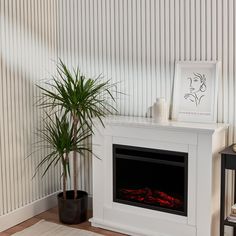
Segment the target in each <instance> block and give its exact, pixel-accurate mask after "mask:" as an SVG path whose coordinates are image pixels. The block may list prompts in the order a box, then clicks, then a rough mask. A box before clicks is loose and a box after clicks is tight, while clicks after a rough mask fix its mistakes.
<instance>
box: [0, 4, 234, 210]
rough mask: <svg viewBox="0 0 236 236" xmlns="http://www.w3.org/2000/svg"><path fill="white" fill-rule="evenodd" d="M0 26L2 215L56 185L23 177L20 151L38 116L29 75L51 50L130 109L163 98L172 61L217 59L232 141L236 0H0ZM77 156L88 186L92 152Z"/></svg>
mask: <svg viewBox="0 0 236 236" xmlns="http://www.w3.org/2000/svg"><path fill="white" fill-rule="evenodd" d="M0 27H1V28H0V40H1V41H0V45H1V54H0V56H1V57H0V60H1V63H0V76H1V77H0V98H1V99H0V114H1V116H0V129H1V131H0V138H1V139H0V158H1V159H0V162H1V163H0V164H1V165H0V189H2V190H3V191H1V192H0V214H5V213H7V212H9V211H11V210H13V209H16V208H17V207H19V206H22V205H24V204H27V203H28V202H30V201H33V200H34V199H37V198H40V197H42V196H43V195H46V194H48V193H50V192H53V191H54V190H56V189H57V188H58V184H57V181H58V179H57V178H56V179H55V177H53V175H51V174H50V175H49V176H48V180H47V181H45V180H43V181H42V180H41V179H40V178H38V177H37V178H36V179H34V180H33V181H32V180H31V176H32V173H33V166H34V165H35V163H36V162H37V158H39V157H36V158H35V159H34V160H31V159H27V160H24V158H25V156H26V154H27V153H28V149H31V145H30V144H31V141H32V139H33V137H32V132H33V130H34V127H35V126H36V125H37V120H38V117H39V115H40V114H39V113H38V112H37V111H34V110H33V108H32V107H33V100H32V97H33V96H35V95H36V93H37V92H36V91H35V87H34V83H35V81H38V80H40V79H42V78H44V77H48V75H49V74H51V73H52V72H53V70H54V69H55V64H54V62H53V60H54V61H55V60H57V56H59V57H61V58H62V59H63V60H64V61H65V62H66V63H67V64H69V65H72V66H77V65H79V66H80V68H81V70H82V71H83V72H84V73H85V74H87V75H89V76H96V75H99V74H100V73H102V74H103V75H104V76H105V78H107V79H110V78H111V79H112V81H113V82H118V90H119V91H121V92H124V93H125V94H126V95H124V96H123V95H121V96H120V97H119V99H118V105H117V106H118V109H119V110H120V114H122V115H135V116H148V112H147V111H148V108H149V107H150V106H151V105H152V104H153V102H154V101H155V99H156V97H160V96H164V97H166V99H167V100H168V101H171V94H172V87H173V78H174V61H175V60H219V61H221V62H222V79H221V80H220V86H219V95H218V121H219V122H228V123H229V124H230V130H229V135H228V142H229V144H230V143H232V142H236V132H235V125H236V102H235V100H236V99H235V91H236V83H235V75H236V70H235V68H236V35H235V33H236V2H235V0H40V1H35V0H18V1H16V0H0ZM79 164H80V166H81V168H82V169H83V171H82V172H81V174H80V176H79V177H80V186H81V187H82V188H83V189H86V190H87V191H89V192H90V193H91V158H87V157H86V158H82V159H81V162H80V163H79ZM26 170H27V171H26ZM22 173H23V174H22ZM35 183H36V185H35ZM10 193H11V194H10ZM7 196H11V197H10V198H9V197H7Z"/></svg>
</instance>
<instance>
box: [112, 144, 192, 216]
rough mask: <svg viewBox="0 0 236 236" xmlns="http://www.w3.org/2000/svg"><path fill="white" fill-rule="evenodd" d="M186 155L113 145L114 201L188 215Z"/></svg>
mask: <svg viewBox="0 0 236 236" xmlns="http://www.w3.org/2000/svg"><path fill="white" fill-rule="evenodd" d="M187 188H188V154H187V153H183V152H173V151H167V150H158V149H149V148H143V147H134V146H126V145H117V144H113V201H114V202H119V203H123V204H128V205H133V206H138V207H144V208H149V209H153V210H158V211H163V212H168V213H173V214H177V215H183V216H187V193H188V189H187Z"/></svg>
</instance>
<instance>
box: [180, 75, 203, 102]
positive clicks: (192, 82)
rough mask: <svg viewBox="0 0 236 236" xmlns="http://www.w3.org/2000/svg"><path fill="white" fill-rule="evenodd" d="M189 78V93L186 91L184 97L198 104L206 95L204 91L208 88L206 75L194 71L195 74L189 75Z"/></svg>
mask: <svg viewBox="0 0 236 236" xmlns="http://www.w3.org/2000/svg"><path fill="white" fill-rule="evenodd" d="M187 79H188V80H189V93H186V94H185V95H184V98H185V99H187V100H189V101H191V102H193V103H195V105H196V106H198V105H199V104H200V103H201V100H202V98H203V97H204V96H205V95H204V92H205V91H206V89H207V87H206V76H205V74H200V73H196V72H193V76H192V77H188V78H187Z"/></svg>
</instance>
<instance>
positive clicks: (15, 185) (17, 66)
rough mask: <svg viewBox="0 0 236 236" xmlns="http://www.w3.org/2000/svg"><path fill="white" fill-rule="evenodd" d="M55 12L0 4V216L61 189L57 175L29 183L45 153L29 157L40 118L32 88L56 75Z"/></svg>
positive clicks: (5, 0)
mask: <svg viewBox="0 0 236 236" xmlns="http://www.w3.org/2000/svg"><path fill="white" fill-rule="evenodd" d="M56 9H57V1H56V0H50V1H48V0H40V1H31V0H20V1H15V0H0V190H1V191H0V216H1V215H5V214H7V213H10V212H12V211H14V210H16V209H18V208H21V207H23V206H26V205H28V204H30V203H32V202H34V201H36V200H38V199H41V198H42V197H45V196H47V195H49V194H51V193H54V192H55V191H57V190H59V189H60V177H59V174H58V173H59V172H58V169H55V170H52V171H51V172H50V173H48V175H47V176H46V177H45V178H43V179H42V178H41V174H42V170H40V173H39V174H38V175H36V176H35V178H33V175H34V173H35V169H36V165H37V164H38V163H39V161H40V159H41V158H42V156H43V154H45V153H44V151H38V152H35V153H32V152H34V151H35V147H34V143H36V142H37V137H36V136H35V132H36V129H37V128H40V125H41V124H40V120H41V116H42V111H40V110H39V109H38V108H37V107H36V106H35V102H36V100H37V97H38V96H39V92H38V91H37V89H36V86H35V84H40V83H41V81H42V80H43V79H45V78H49V76H50V74H51V73H54V72H55V63H54V61H53V60H56V59H57V38H58V37H57V31H58V30H57V11H56ZM31 153H32V155H30V154H31ZM29 155H30V156H29Z"/></svg>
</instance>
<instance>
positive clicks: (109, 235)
mask: <svg viewBox="0 0 236 236" xmlns="http://www.w3.org/2000/svg"><path fill="white" fill-rule="evenodd" d="M89 215H91V214H89ZM42 219H43V220H47V221H50V222H54V223H58V224H60V222H59V220H58V214H57V208H52V209H50V210H48V211H45V212H43V213H41V214H39V215H36V216H35V217H33V218H31V219H29V220H27V221H25V222H23V223H21V224H19V225H16V226H14V227H12V228H10V229H8V230H6V231H4V232H2V233H0V236H9V235H12V234H14V233H16V232H19V231H21V230H23V229H25V228H27V227H29V226H31V225H33V224H35V223H37V222H38V221H40V220H42ZM67 226H68V225H67ZM70 227H73V228H78V229H84V230H89V231H92V232H95V233H99V234H102V235H106V236H124V234H119V233H115V232H112V231H107V230H104V229H100V228H95V227H92V226H91V224H90V223H89V222H88V221H86V222H84V223H81V224H78V225H70ZM32 236H33V235H32Z"/></svg>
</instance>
